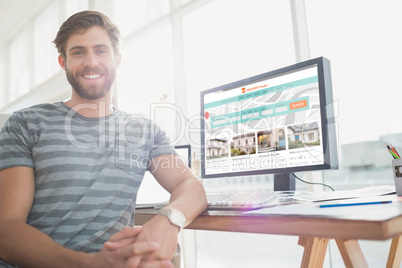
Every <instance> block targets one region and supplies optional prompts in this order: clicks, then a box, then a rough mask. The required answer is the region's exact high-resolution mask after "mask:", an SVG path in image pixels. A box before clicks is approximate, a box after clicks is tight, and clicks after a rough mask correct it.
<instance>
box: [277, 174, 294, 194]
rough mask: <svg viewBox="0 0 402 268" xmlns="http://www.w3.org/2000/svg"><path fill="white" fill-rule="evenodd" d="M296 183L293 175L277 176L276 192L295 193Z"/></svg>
mask: <svg viewBox="0 0 402 268" xmlns="http://www.w3.org/2000/svg"><path fill="white" fill-rule="evenodd" d="M295 190H296V181H295V176H294V175H293V173H286V174H275V175H274V191H295Z"/></svg>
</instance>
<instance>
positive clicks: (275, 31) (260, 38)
mask: <svg viewBox="0 0 402 268" xmlns="http://www.w3.org/2000/svg"><path fill="white" fill-rule="evenodd" d="M183 27H184V29H183V34H184V52H185V54H184V58H185V67H186V84H187V85H186V88H187V103H188V106H187V109H188V114H189V115H190V116H194V115H199V113H200V97H199V95H200V94H199V92H200V91H202V90H206V89H209V88H212V87H216V86H220V85H222V84H226V83H229V82H233V81H237V80H240V79H242V78H246V77H248V76H252V75H257V74H260V73H264V72H267V71H270V70H273V69H275V68H279V67H283V66H286V65H289V64H293V63H294V61H295V52H294V51H295V50H294V41H293V29H292V20H291V14H290V5H289V1H273V0H272V1H267V0H251V1H232V0H215V1H212V2H211V3H209V4H207V5H205V6H203V7H202V8H200V9H198V10H196V11H194V12H192V13H190V14H188V15H186V16H185V17H184V19H183Z"/></svg>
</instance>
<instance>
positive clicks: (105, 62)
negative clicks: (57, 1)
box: [59, 26, 120, 100]
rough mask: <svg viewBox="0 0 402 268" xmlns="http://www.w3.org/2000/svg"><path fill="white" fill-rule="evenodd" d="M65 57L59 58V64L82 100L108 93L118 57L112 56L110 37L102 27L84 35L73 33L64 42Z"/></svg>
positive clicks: (90, 30) (88, 31)
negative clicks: (65, 42)
mask: <svg viewBox="0 0 402 268" xmlns="http://www.w3.org/2000/svg"><path fill="white" fill-rule="evenodd" d="M65 54H66V57H65V58H63V57H62V56H59V63H60V65H61V67H62V68H63V69H64V70H65V71H66V75H67V80H68V82H69V83H70V85H71V86H72V87H73V89H74V90H75V92H76V93H77V94H78V95H79V96H80V97H81V98H84V99H87V100H95V99H99V98H102V97H104V96H105V95H106V94H108V93H109V91H110V88H111V87H112V85H113V83H114V80H115V78H116V68H117V67H118V66H119V64H120V55H115V53H114V50H113V47H112V43H111V41H110V37H109V35H108V33H107V32H106V31H105V30H104V29H103V28H101V27H99V26H93V27H91V28H89V29H88V30H86V31H85V32H83V33H75V34H72V35H71V36H70V37H69V38H68V40H67V44H66V51H65Z"/></svg>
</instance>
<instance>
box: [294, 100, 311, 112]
mask: <svg viewBox="0 0 402 268" xmlns="http://www.w3.org/2000/svg"><path fill="white" fill-rule="evenodd" d="M304 107H307V100H301V101H296V102H292V103H290V110H294V109H300V108H304Z"/></svg>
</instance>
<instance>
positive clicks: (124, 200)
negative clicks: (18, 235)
mask: <svg viewBox="0 0 402 268" xmlns="http://www.w3.org/2000/svg"><path fill="white" fill-rule="evenodd" d="M79 108H80V107H78V109H79ZM81 108H84V107H81ZM87 108H88V107H87ZM174 153H175V151H174V147H172V146H171V145H170V142H169V139H168V138H167V136H166V134H165V132H163V131H162V130H161V129H160V128H158V127H157V126H156V125H155V124H153V123H152V122H151V121H149V120H147V119H145V118H143V117H141V116H130V115H129V114H127V113H125V112H122V111H120V110H116V111H114V112H113V113H112V114H111V115H110V116H106V117H101V118H87V117H84V116H81V115H80V114H78V113H76V112H75V111H74V110H72V109H70V108H69V107H67V106H65V105H64V104H63V103H61V102H59V103H53V104H41V105H37V106H34V107H31V108H28V109H24V110H21V111H18V112H15V113H14V114H13V115H12V116H11V117H10V119H9V120H8V122H7V123H6V125H5V126H4V127H3V129H2V131H1V133H0V169H5V168H9V167H14V166H27V167H32V168H33V169H34V172H35V187H36V189H35V199H34V202H33V206H32V209H31V212H30V214H29V217H28V224H30V225H32V226H33V227H35V228H37V229H39V230H41V231H43V232H44V233H46V234H47V235H49V236H50V237H51V238H52V239H54V240H55V241H56V242H58V243H59V244H61V245H63V246H66V247H68V248H71V249H74V250H79V251H84V252H96V251H99V250H100V249H101V248H102V246H103V243H104V242H105V241H107V240H108V239H109V237H110V236H111V235H112V234H113V233H115V232H116V231H118V230H120V229H122V228H123V227H124V226H126V225H131V224H133V218H134V207H135V200H136V195H137V191H138V188H139V186H140V184H141V181H142V179H143V175H144V173H145V171H146V169H147V166H148V162H149V160H150V159H152V158H154V157H156V156H159V155H164V154H174ZM0 263H1V262H0Z"/></svg>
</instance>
